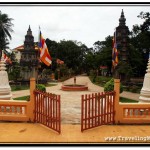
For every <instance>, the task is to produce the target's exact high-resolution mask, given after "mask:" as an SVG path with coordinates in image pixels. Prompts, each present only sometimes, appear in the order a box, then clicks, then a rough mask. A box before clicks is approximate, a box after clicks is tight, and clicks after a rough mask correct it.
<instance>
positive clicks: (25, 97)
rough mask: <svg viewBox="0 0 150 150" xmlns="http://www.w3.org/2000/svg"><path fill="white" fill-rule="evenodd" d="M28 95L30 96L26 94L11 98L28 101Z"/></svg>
mask: <svg viewBox="0 0 150 150" xmlns="http://www.w3.org/2000/svg"><path fill="white" fill-rule="evenodd" d="M29 97H30V96H29V95H27V96H22V97H16V98H13V100H22V101H28V99H29Z"/></svg>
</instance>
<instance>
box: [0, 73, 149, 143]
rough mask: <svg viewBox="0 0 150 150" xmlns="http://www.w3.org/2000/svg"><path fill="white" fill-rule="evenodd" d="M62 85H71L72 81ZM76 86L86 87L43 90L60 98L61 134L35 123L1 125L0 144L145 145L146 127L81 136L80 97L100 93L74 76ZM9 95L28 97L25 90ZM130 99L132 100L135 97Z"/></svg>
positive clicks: (99, 129) (111, 127)
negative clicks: (81, 84)
mask: <svg viewBox="0 0 150 150" xmlns="http://www.w3.org/2000/svg"><path fill="white" fill-rule="evenodd" d="M65 82H67V83H72V82H73V78H71V79H69V80H67V81H65ZM78 82H79V83H87V84H88V87H89V90H88V91H78V92H77V91H76V92H72V91H62V90H61V85H62V82H58V84H57V85H56V86H52V87H47V92H51V93H55V94H60V95H61V134H58V133H57V132H55V131H53V130H51V129H50V128H48V127H45V126H44V125H42V124H39V123H27V122H1V123H0V128H1V130H0V141H1V143H47V144H56V143H61V144H62V143H81V144H82V143H93V144H95V143H97V144H106V143H116V142H118V143H128V142H129V143H134V142H136V143H149V135H150V128H149V125H102V126H99V127H96V128H93V129H90V130H87V131H84V132H81V125H80V120H81V95H82V94H90V93H96V92H103V88H102V87H100V86H97V85H94V84H93V83H92V82H91V81H90V80H89V78H88V77H87V76H77V83H78ZM12 94H13V98H15V97H18V96H25V95H28V94H29V90H23V91H15V92H12ZM123 94H125V95H126V96H127V97H130V94H131V96H133V93H129V92H128V94H126V93H124V92H123V93H122V95H123ZM134 95H135V99H136V97H138V94H134ZM136 100H138V99H136ZM130 138H131V139H130ZM132 138H134V140H132ZM140 138H141V139H140ZM146 138H147V139H146Z"/></svg>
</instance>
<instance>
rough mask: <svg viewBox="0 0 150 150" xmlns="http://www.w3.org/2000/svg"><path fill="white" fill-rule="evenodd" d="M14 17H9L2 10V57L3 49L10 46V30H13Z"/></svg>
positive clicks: (0, 28)
mask: <svg viewBox="0 0 150 150" xmlns="http://www.w3.org/2000/svg"><path fill="white" fill-rule="evenodd" d="M12 20H13V19H12V18H9V17H8V15H7V14H3V13H2V12H1V11H0V59H1V57H2V50H3V49H6V48H8V46H7V45H8V44H9V42H8V38H9V39H10V40H11V34H10V32H13V30H12V26H13V23H12V22H11V21H12Z"/></svg>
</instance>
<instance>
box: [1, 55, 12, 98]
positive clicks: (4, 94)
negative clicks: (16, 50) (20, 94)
mask: <svg viewBox="0 0 150 150" xmlns="http://www.w3.org/2000/svg"><path fill="white" fill-rule="evenodd" d="M5 66H6V64H5V61H4V55H2V58H1V61H0V100H12V94H11V87H10V85H9V80H8V74H7V71H6V67H5Z"/></svg>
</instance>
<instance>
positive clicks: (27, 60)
mask: <svg viewBox="0 0 150 150" xmlns="http://www.w3.org/2000/svg"><path fill="white" fill-rule="evenodd" d="M20 66H21V77H22V78H23V80H24V81H29V80H30V78H31V77H34V78H37V75H38V50H36V49H35V44H34V37H33V35H32V31H31V28H30V25H29V28H28V31H27V34H26V35H25V41H24V49H23V50H22V51H21V59H20Z"/></svg>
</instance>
